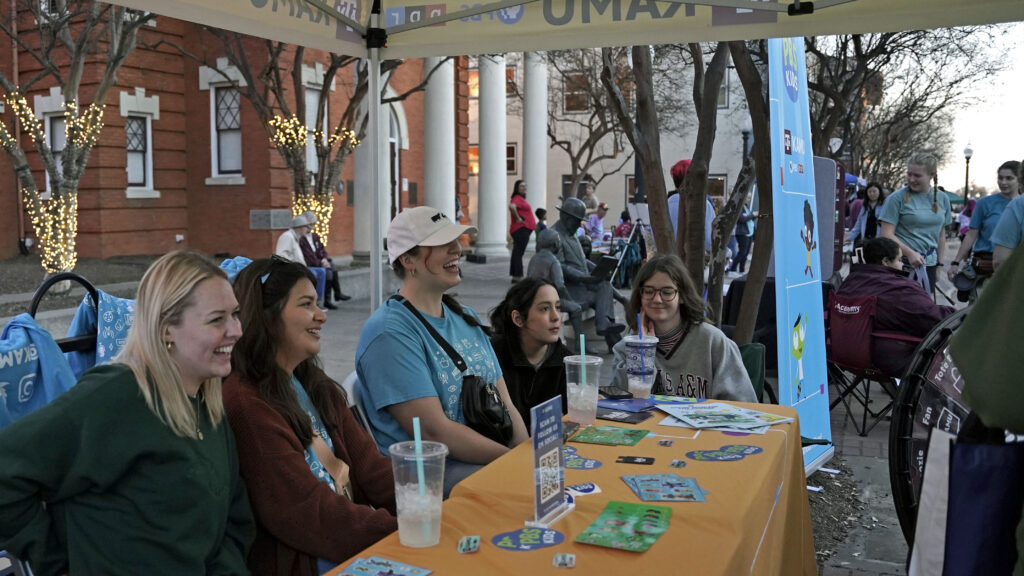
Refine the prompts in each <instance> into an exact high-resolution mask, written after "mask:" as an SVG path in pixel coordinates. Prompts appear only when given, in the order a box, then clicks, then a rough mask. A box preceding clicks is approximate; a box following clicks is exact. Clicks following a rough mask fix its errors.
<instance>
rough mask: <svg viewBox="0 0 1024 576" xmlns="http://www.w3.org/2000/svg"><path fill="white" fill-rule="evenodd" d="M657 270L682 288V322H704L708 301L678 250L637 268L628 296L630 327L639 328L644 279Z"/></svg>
mask: <svg viewBox="0 0 1024 576" xmlns="http://www.w3.org/2000/svg"><path fill="white" fill-rule="evenodd" d="M658 272H662V273H663V274H665V275H666V276H668V277H669V279H670V280H672V283H673V284H675V285H676V290H679V295H678V296H677V298H679V316H680V317H681V318H682V320H683V323H684V324H685V323H690V324H699V323H701V322H704V321H705V319H706V317H707V310H708V307H707V304H706V303H705V302H704V300H703V299H702V298H701V297H700V294H699V293H698V292H697V285H696V284H694V283H693V280H692V279H691V278H690V273H689V272H687V271H686V266H685V265H684V264H683V261H682V260H681V259H680V258H679V256H676V255H675V254H659V255H657V256H655V257H654V258H651V259H650V260H648V261H647V262H646V263H644V265H643V266H641V267H640V271H639V272H637V274H636V279H635V280H633V293H632V294H631V295H630V297H629V312H630V313H629V314H627V315H626V322H628V323H629V327H630V328H632V329H633V330H636V327H637V326H636V315H637V314H639V313H640V311H641V310H642V309H643V305H642V303H641V296H640V293H641V292H642V289H643V287H644V283H646V282H647V281H648V280H650V279H651V277H652V276H654V275H655V274H657V273H658Z"/></svg>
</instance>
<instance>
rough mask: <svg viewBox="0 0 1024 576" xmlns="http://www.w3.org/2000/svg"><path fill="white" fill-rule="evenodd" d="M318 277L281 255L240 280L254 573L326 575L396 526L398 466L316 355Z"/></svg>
mask: <svg viewBox="0 0 1024 576" xmlns="http://www.w3.org/2000/svg"><path fill="white" fill-rule="evenodd" d="M314 281H315V279H314V277H313V274H312V273H311V272H310V270H309V269H308V268H307V267H306V266H304V265H302V264H299V263H296V262H292V261H290V260H285V259H283V258H279V257H277V256H275V257H273V258H265V259H262V260H257V261H255V262H253V263H252V264H250V265H249V266H247V267H246V268H245V269H244V270H242V271H241V272H240V273H239V274H238V276H237V278H236V279H235V294H236V295H237V297H238V306H239V317H240V318H241V320H242V326H244V328H245V332H244V333H243V334H242V337H241V338H240V339H239V340H238V342H237V343H236V344H235V347H234V350H233V352H232V355H233V357H234V367H235V369H234V371H233V372H232V374H231V377H230V378H229V379H228V380H227V382H226V383H225V386H224V408H225V410H226V411H227V417H228V422H230V424H231V428H232V429H233V430H234V431H235V437H236V438H238V460H239V464H240V470H241V475H242V479H243V480H245V484H246V486H247V487H248V489H249V500H250V502H251V503H252V508H253V512H254V513H255V516H256V524H257V533H256V541H255V543H254V545H253V548H252V553H251V554H249V569H250V570H251V571H252V573H253V574H254V575H262V574H268V575H269V574H292V575H299V574H304V575H310V576H312V575H314V574H322V573H325V572H327V571H329V570H331V569H333V568H334V567H335V566H336V565H337V564H338V563H340V562H342V561H344V560H345V559H346V558H349V557H351V556H354V555H355V554H356V553H358V552H359V551H360V550H362V549H364V548H366V547H367V546H370V545H371V544H373V543H374V542H376V541H378V540H380V539H381V538H383V537H384V536H387V535H388V534H390V533H391V532H394V531H395V530H396V529H397V528H398V522H397V520H396V519H395V483H394V478H393V476H392V473H391V462H390V460H388V459H387V458H385V457H384V456H383V455H382V454H381V453H380V452H378V451H377V446H376V444H375V443H374V441H373V438H371V437H370V435H369V434H368V433H367V432H366V430H364V429H363V428H362V426H361V425H360V424H359V423H358V422H357V421H356V418H355V416H354V415H353V414H352V411H351V410H349V408H348V406H347V404H346V402H345V397H344V396H343V395H342V393H341V389H340V388H339V386H338V384H337V383H335V382H334V381H333V380H331V378H330V377H329V376H327V374H325V373H324V371H323V369H322V368H321V367H320V362H319V360H318V359H317V354H319V353H320V330H321V328H322V327H323V325H324V322H326V321H327V314H326V313H324V311H323V310H321V309H320V307H319V306H317V304H316V300H317V294H316V289H315V288H314V286H313V283H314Z"/></svg>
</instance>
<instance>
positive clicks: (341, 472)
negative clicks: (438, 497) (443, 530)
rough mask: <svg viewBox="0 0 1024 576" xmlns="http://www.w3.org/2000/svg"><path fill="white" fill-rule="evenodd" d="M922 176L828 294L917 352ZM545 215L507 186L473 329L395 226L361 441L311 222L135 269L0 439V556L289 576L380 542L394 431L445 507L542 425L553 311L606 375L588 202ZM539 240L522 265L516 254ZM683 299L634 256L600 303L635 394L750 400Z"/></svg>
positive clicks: (939, 204)
mask: <svg viewBox="0 0 1024 576" xmlns="http://www.w3.org/2000/svg"><path fill="white" fill-rule="evenodd" d="M935 168H936V165H935V161H934V158H932V157H930V156H928V155H925V154H915V155H914V156H912V157H911V158H910V159H909V161H908V166H907V185H906V186H905V187H902V188H900V189H898V190H896V191H894V192H893V193H892V194H889V195H888V196H886V194H885V190H884V188H883V187H882V186H881V185H878V184H874V183H872V184H869V185H868V187H867V189H866V190H865V191H864V194H863V202H862V207H861V208H860V213H859V214H858V215H857V216H856V218H855V222H856V224H855V225H854V230H853V232H852V234H851V235H852V236H853V237H854V239H855V240H856V241H857V243H858V245H859V246H860V247H861V248H862V253H863V257H864V260H863V262H862V263H859V264H856V265H854V266H853V267H852V269H851V272H850V274H849V276H848V277H847V278H846V280H845V281H844V282H843V284H842V286H841V287H840V288H839V293H840V294H845V295H850V296H864V295H870V296H874V297H876V298H877V302H878V305H877V308H876V318H875V322H876V327H877V328H878V329H880V330H884V331H887V332H896V333H906V334H910V335H913V336H917V337H920V336H923V335H924V334H926V333H927V332H928V330H930V329H931V327H932V326H934V325H935V324H936V323H937V322H939V321H941V320H942V318H944V317H945V316H947V315H949V314H950V313H952V311H953V310H952V308H949V307H944V306H938V305H936V304H935V302H934V300H933V298H932V297H930V296H929V294H928V289H929V288H931V287H934V285H935V279H936V270H937V268H938V267H940V266H941V265H942V263H943V253H944V251H945V235H944V233H943V228H944V227H945V226H946V225H947V224H949V222H950V221H951V219H952V216H951V211H950V205H949V200H948V198H947V197H946V196H945V195H944V194H938V192H937V188H936V186H933V184H934V180H935ZM1020 170H1021V164H1020V163H1019V162H1007V163H1006V164H1004V165H1003V166H1001V167H1000V169H999V173H998V178H999V189H1000V191H999V194H997V195H992V196H989V197H986V198H983V199H982V200H981V201H979V202H978V205H977V207H976V208H975V210H974V214H973V216H972V218H971V221H970V225H969V226H970V229H969V231H968V233H967V235H966V236H965V239H964V241H963V243H962V244H961V247H960V249H959V251H958V252H957V254H956V256H955V257H954V261H953V262H952V267H953V268H960V267H961V265H962V264H964V263H966V262H967V258H968V256H970V258H971V263H972V266H973V267H974V268H975V269H977V270H978V272H979V273H980V272H981V269H982V268H983V266H984V264H983V262H984V261H990V262H991V268H992V270H998V267H999V265H1000V264H1001V262H1002V261H1003V260H1005V259H1006V258H1007V255H1008V254H1009V252H1010V251H1012V250H1013V249H1014V248H1016V247H1017V245H1019V244H1020V243H1021V239H1022V236H1024V197H1021V196H1020V195H1019V192H1020V190H1019V184H1018V183H1019V181H1020V178H1021V174H1020ZM587 196H588V199H593V202H592V203H594V204H595V207H594V212H593V213H592V214H591V217H593V216H597V217H598V219H600V218H603V216H604V214H603V212H606V210H607V207H604V206H603V204H602V203H600V202H599V201H596V198H593V192H592V191H591V192H589V193H588V194H587ZM557 209H558V212H559V217H558V221H557V222H556V223H555V224H554V225H553V226H551V228H546V226H544V225H543V214H540V215H539V216H541V217H540V218H539V219H538V218H535V216H538V215H537V214H535V212H534V210H533V209H532V207H531V206H530V205H529V204H528V203H527V202H526V199H525V184H523V183H517V185H516V187H515V190H514V192H513V196H512V201H511V202H510V204H509V211H510V214H511V215H512V217H513V224H514V225H513V229H512V230H510V233H511V234H512V237H513V239H514V242H515V243H516V244H515V245H516V249H515V250H514V251H513V262H512V264H511V267H510V274H511V276H512V278H513V285H512V286H511V288H510V289H509V290H508V292H507V294H506V295H505V297H504V298H503V300H502V301H501V303H500V304H499V305H498V306H497V307H496V308H494V309H493V310H491V311H490V314H489V319H490V327H488V326H486V325H485V324H484V323H483V322H482V320H481V317H480V316H479V315H478V314H477V313H476V312H475V311H474V310H472V309H470V308H468V307H466V306H463V305H462V304H460V303H459V301H458V300H457V299H456V298H455V297H453V296H452V295H451V294H450V291H451V289H453V288H455V287H456V286H458V285H459V284H460V282H461V280H462V277H461V274H460V263H461V259H462V253H463V247H462V244H461V243H460V241H459V238H460V237H461V236H462V235H463V234H467V233H472V232H474V231H475V229H474V228H473V227H472V226H467V225H463V224H459V223H456V222H452V221H451V220H449V219H448V217H447V216H446V215H445V214H443V213H441V212H440V211H438V210H436V209H434V208H431V207H427V206H420V207H415V208H408V209H406V210H403V211H402V212H400V213H399V214H398V215H397V216H396V217H395V218H394V220H393V221H392V222H391V224H390V226H389V228H388V232H387V250H388V261H389V263H390V265H391V268H392V270H393V272H394V274H395V275H396V276H397V277H398V278H399V279H400V280H401V287H400V288H399V290H398V291H397V292H396V293H395V294H394V295H392V296H391V297H390V298H389V299H388V300H386V301H385V302H384V303H383V304H382V305H381V307H380V308H378V309H377V310H376V312H374V313H373V315H372V316H371V317H370V318H369V319H368V320H367V321H366V323H365V324H364V326H363V327H362V332H361V334H360V338H359V343H358V347H357V350H356V354H355V364H356V373H357V375H358V382H357V383H356V390H357V391H358V395H359V397H360V399H361V402H362V408H363V409H364V410H365V412H366V414H367V417H368V419H369V422H368V425H369V430H367V429H364V428H363V427H362V425H361V424H360V422H359V421H358V420H357V418H356V416H355V415H354V414H353V412H352V410H351V409H350V407H349V406H350V403H349V399H348V398H347V397H346V396H345V393H344V392H343V391H342V389H341V387H340V386H339V385H338V384H337V382H335V381H334V380H333V379H332V378H331V377H330V376H329V375H328V374H326V373H325V372H324V370H323V368H322V367H321V365H320V362H319V360H318V354H319V353H320V348H321V344H320V332H321V329H322V327H323V325H324V323H325V322H326V321H327V319H328V317H327V315H326V313H325V312H324V309H323V308H321V303H322V305H323V307H325V308H328V309H329V308H331V302H330V295H331V294H332V293H333V296H334V299H335V300H341V299H345V298H347V297H346V296H345V295H344V294H343V293H342V292H341V290H340V287H339V285H338V278H337V271H336V270H334V267H333V263H332V262H331V259H330V258H329V257H328V256H327V253H326V251H325V250H324V248H323V244H322V242H321V241H320V239H319V238H318V237H317V236H316V235H315V234H311V232H310V227H311V224H312V220H311V218H310V216H311V215H309V214H305V215H301V216H297V217H295V218H294V219H293V220H292V222H291V227H290V229H289V230H288V231H286V232H285V233H284V234H283V235H282V236H281V239H280V240H279V242H278V246H277V252H278V253H277V254H275V255H274V256H273V257H271V258H264V259H260V260H257V261H255V262H252V263H249V264H247V265H245V266H244V267H243V268H242V269H241V271H240V272H237V275H234V273H233V274H232V277H231V278H230V279H229V276H228V275H227V274H225V272H224V270H223V269H222V268H219V267H217V266H216V265H214V264H212V263H211V262H210V261H208V260H207V259H206V258H205V257H204V256H202V255H200V254H197V253H194V252H189V251H177V252H172V253H170V254H167V255H165V256H163V257H162V258H160V259H158V260H157V261H156V262H155V263H153V265H152V266H151V267H150V269H149V270H148V271H147V272H146V273H145V275H144V277H143V278H142V281H141V283H140V285H139V289H138V297H137V301H136V306H135V320H134V324H133V326H132V328H131V331H130V332H129V335H128V338H127V341H126V342H125V343H124V346H123V349H122V350H121V351H120V353H119V354H118V355H117V356H116V357H115V358H114V360H113V362H112V363H110V364H106V365H102V366H98V367H96V368H93V369H91V370H89V371H88V372H86V373H85V374H84V376H82V378H81V379H80V381H79V382H78V384H77V385H76V386H74V387H73V388H72V389H71V390H70V391H68V392H66V393H65V394H63V395H62V396H60V397H58V398H57V399H56V400H55V401H53V402H52V403H50V404H49V405H47V406H44V407H42V408H40V409H39V410H37V411H35V412H33V413H31V414H29V415H27V416H25V417H24V418H21V419H20V420H18V421H16V422H14V423H13V424H11V425H10V426H8V427H6V428H5V429H3V430H2V431H0V453H2V454H3V455H4V461H3V465H2V466H0V548H6V549H8V550H10V551H12V552H13V553H15V554H17V555H18V556H20V557H24V558H26V559H28V560H30V561H31V562H32V566H33V568H34V570H35V573H37V574H62V573H68V572H71V573H105V574H106V573H109V574H119V573H121V574H127V573H140V572H146V571H158V572H167V571H170V570H173V571H174V572H176V573H184V574H202V573H208V574H243V573H248V572H251V573H254V574H295V575H299V574H302V575H309V574H318V573H323V572H324V571H326V570H328V569H330V568H331V567H333V566H335V565H336V564H338V563H340V562H341V561H343V560H345V559H346V558H348V557H350V556H352V555H354V554H356V553H357V552H359V551H360V550H362V549H364V548H365V547H367V546H369V545H371V544H372V543H374V542H376V541H377V540H379V539H380V538H382V537H384V536H385V535H387V534H389V533H391V532H393V531H394V530H395V529H396V527H397V521H396V517H395V513H396V510H395V493H394V482H393V477H392V469H391V466H390V462H389V460H388V459H387V458H386V457H385V455H384V454H386V451H387V448H388V446H389V445H391V444H392V443H394V442H398V441H403V440H410V439H411V437H412V435H413V427H414V424H413V421H414V418H416V419H418V420H419V422H420V426H421V430H422V436H423V438H424V439H426V440H434V441H440V442H443V443H444V444H445V445H447V447H448V450H449V456H448V459H447V462H446V466H445V483H444V484H445V485H444V493H445V496H446V497H447V495H448V493H449V492H450V491H451V489H452V488H453V487H454V486H455V485H456V484H457V483H458V482H459V481H461V480H462V479H464V478H466V477H467V476H469V475H470V474H472V473H473V472H475V471H476V470H478V469H479V468H480V467H482V466H484V465H486V464H488V463H489V462H491V461H493V460H494V459H495V458H498V457H499V456H501V455H502V454H505V453H506V452H508V451H509V450H511V449H512V448H513V447H515V446H516V445H517V444H519V443H521V442H523V441H525V440H527V439H528V437H529V432H528V427H529V425H530V412H529V411H530V408H531V407H533V406H535V405H537V404H539V403H541V402H543V401H545V400H547V399H549V398H553V397H561V398H562V400H563V410H565V407H566V403H565V400H566V380H565V370H564V366H563V360H564V358H565V357H566V356H568V355H570V354H572V352H571V351H570V349H569V348H568V347H567V346H566V344H565V343H563V341H562V338H561V332H562V321H563V316H562V313H563V312H564V311H567V312H569V313H570V314H569V318H570V320H572V321H573V324H574V328H575V329H576V331H577V332H579V331H581V329H582V328H581V326H580V325H579V324H577V322H578V321H579V315H578V313H579V311H580V310H581V309H582V308H583V307H591V308H594V309H595V311H596V316H595V325H596V327H597V330H598V333H599V334H601V335H603V336H604V337H605V339H606V341H607V343H608V345H609V348H610V349H611V351H612V353H613V355H614V367H615V373H616V378H617V380H618V381H619V382H620V385H621V384H623V383H624V381H623V380H624V378H625V375H624V369H625V347H624V345H623V344H622V343H620V342H619V339H620V338H621V335H622V333H623V331H624V330H625V329H626V326H624V325H621V324H617V323H616V322H615V318H616V314H615V313H614V310H613V309H612V306H613V303H614V300H615V299H616V298H617V296H616V295H617V292H615V291H614V289H612V288H611V286H610V284H609V283H608V281H607V279H606V278H602V277H598V276H594V275H592V270H593V266H594V265H593V263H592V262H591V261H590V260H588V259H586V258H584V256H583V253H582V248H581V244H580V242H579V241H578V239H577V231H578V230H579V228H580V226H581V224H582V223H583V222H584V221H585V220H586V219H587V217H588V201H587V200H581V199H578V198H567V199H565V200H564V201H563V203H562V205H560V206H558V208H557ZM744 217H746V218H745V219H744ZM756 217H757V213H756V212H750V211H749V209H744V213H743V215H741V219H740V221H739V223H738V224H737V229H738V235H739V232H740V231H743V232H748V233H747V234H744V235H743V236H749V235H750V234H749V231H750V229H749V228H748V224H749V223H750V222H751V221H752V219H753V218H756ZM538 220H539V221H540V226H538ZM627 221H628V220H627ZM516 225H518V226H516ZM542 226H543V227H544V229H542V230H541V231H540V232H539V233H538V234H537V247H538V253H537V255H535V256H534V257H533V258H532V259H531V261H530V263H529V267H528V269H527V271H526V272H525V273H524V270H523V263H522V261H521V257H522V255H523V252H524V251H525V244H526V242H528V241H529V238H530V236H531V235H532V234H533V233H534V230H536V229H537V228H540V227H542ZM741 227H742V228H741ZM628 232H629V231H625V232H623V233H624V234H628ZM746 244H747V246H746V248H749V242H747V243H746ZM746 248H745V247H744V246H743V243H741V244H740V248H739V250H740V253H741V254H742V253H743V252H745V251H746ZM517 256H518V258H520V260H519V261H518V262H517V261H516V257H517ZM741 261H742V259H741ZM740 269H741V270H742V264H741V265H740ZM908 269H909V270H910V271H912V272H913V275H912V276H911V275H908V273H907V270H908ZM317 270H320V271H322V272H321V273H318V272H317ZM233 272H234V271H233ZM962 272H963V271H962V270H960V271H953V270H951V271H950V275H951V276H955V275H957V274H960V273H962ZM989 273H990V274H991V273H992V272H989ZM701 288H702V286H701V285H700V283H699V282H697V281H695V280H694V279H692V278H690V276H689V273H688V272H687V270H686V267H685V266H684V264H683V262H682V260H680V259H679V258H678V257H677V256H674V255H657V256H654V257H651V258H650V259H649V260H647V261H646V262H645V263H644V264H643V265H642V266H641V267H640V269H639V271H638V273H637V275H636V277H635V279H634V282H633V285H632V293H631V296H630V298H629V299H628V300H625V299H623V300H624V302H623V304H624V308H625V310H624V311H625V318H627V319H628V323H629V325H630V328H632V329H633V330H636V331H641V330H642V332H643V333H644V334H653V335H655V336H656V337H657V338H658V341H659V342H658V346H657V353H656V359H655V363H656V367H657V372H658V375H657V379H656V384H655V386H656V389H655V392H656V393H662V394H667V395H674V396H685V397H696V398H714V399H726V400H734V401H741V402H756V401H757V397H756V395H755V391H754V388H753V385H752V383H751V379H750V377H749V376H748V373H747V371H746V369H745V367H744V365H743V361H742V358H741V356H740V353H739V348H738V347H737V345H736V343H734V342H733V341H732V340H730V339H729V338H728V337H727V336H726V335H725V334H724V333H723V332H722V331H721V330H719V329H718V328H717V327H715V326H714V325H712V324H711V323H710V322H709V321H708V318H707V305H706V302H705V301H704V300H703V298H702V296H701V293H702V289H701ZM620 296H621V295H620ZM584 352H585V351H584ZM872 356H873V359H874V361H875V363H876V364H877V365H878V366H879V368H881V369H883V370H884V371H885V372H888V373H893V374H901V373H902V371H903V370H905V369H906V359H907V357H908V351H906V350H896V349H893V348H891V347H887V346H879V347H877V348H874V349H873V355H872ZM475 386H482V387H484V388H486V389H488V390H492V391H493V393H494V394H496V395H497V396H498V397H499V398H500V401H501V402H500V403H501V404H502V405H503V406H504V409H505V411H506V416H507V418H506V420H507V425H506V426H505V427H504V430H503V431H501V436H500V437H498V438H496V437H495V436H494V434H493V433H491V431H485V430H483V429H481V428H480V427H479V426H478V424H476V423H475V422H474V421H473V420H471V419H470V418H469V416H468V414H467V413H466V410H465V409H464V405H463V403H462V401H461V397H462V396H463V391H464V389H467V388H469V387H475ZM622 387H624V386H622ZM111 541H116V542H118V543H119V544H118V546H117V547H116V548H112V547H111V546H109V542H111Z"/></svg>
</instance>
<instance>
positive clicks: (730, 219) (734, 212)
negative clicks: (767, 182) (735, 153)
mask: <svg viewBox="0 0 1024 576" xmlns="http://www.w3.org/2000/svg"><path fill="white" fill-rule="evenodd" d="M753 183H754V165H753V160H752V159H751V158H750V156H747V157H746V158H744V159H743V168H742V169H741V170H740V173H739V175H738V176H737V177H736V185H735V186H733V189H732V192H731V193H730V194H729V199H728V200H727V201H726V203H725V206H724V207H723V208H722V211H721V212H719V213H718V218H716V219H715V226H714V228H713V229H712V231H711V270H710V272H709V273H708V303H709V304H710V306H711V316H710V318H709V320H711V323H712V324H714V325H715V326H721V325H722V285H723V281H722V278H723V276H724V275H725V249H726V247H727V245H728V244H729V237H730V236H732V232H733V230H735V229H736V221H737V220H739V218H740V212H742V210H741V208H742V206H743V204H744V202H745V201H746V198H747V193H749V192H750V186H751V185H752V184H753ZM734 256H735V255H734Z"/></svg>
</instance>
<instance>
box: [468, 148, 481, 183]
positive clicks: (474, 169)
mask: <svg viewBox="0 0 1024 576" xmlns="http://www.w3.org/2000/svg"><path fill="white" fill-rule="evenodd" d="M479 173H480V145H479V144H470V145H469V175H470V176H476V175H477V174H479Z"/></svg>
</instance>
